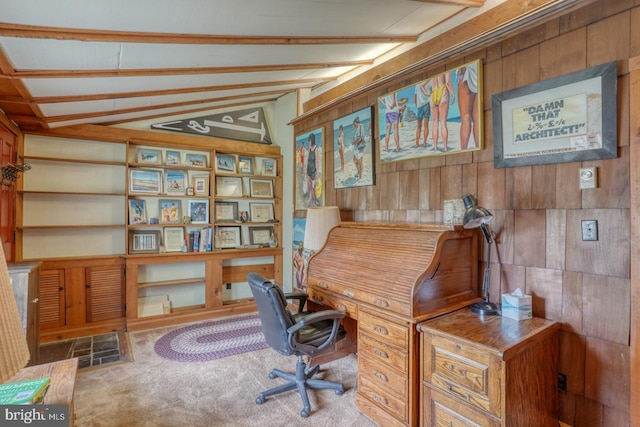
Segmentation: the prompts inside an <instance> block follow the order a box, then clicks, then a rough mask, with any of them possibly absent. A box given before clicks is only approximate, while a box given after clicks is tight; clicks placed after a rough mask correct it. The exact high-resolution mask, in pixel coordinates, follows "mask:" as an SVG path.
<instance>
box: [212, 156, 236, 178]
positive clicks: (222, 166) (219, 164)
mask: <svg viewBox="0 0 640 427" xmlns="http://www.w3.org/2000/svg"><path fill="white" fill-rule="evenodd" d="M236 163H237V156H236V155H235V154H222V153H216V165H215V171H216V172H218V173H236Z"/></svg>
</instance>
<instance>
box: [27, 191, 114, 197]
mask: <svg viewBox="0 0 640 427" xmlns="http://www.w3.org/2000/svg"><path fill="white" fill-rule="evenodd" d="M17 192H18V193H19V194H51V195H54V196H117V197H119V196H122V197H124V196H125V195H126V193H124V192H115V193H95V192H73V191H48V190H18V191H17Z"/></svg>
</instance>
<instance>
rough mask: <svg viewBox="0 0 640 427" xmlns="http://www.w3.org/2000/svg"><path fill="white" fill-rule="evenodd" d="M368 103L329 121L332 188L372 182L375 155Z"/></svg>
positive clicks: (357, 185)
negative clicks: (330, 125)
mask: <svg viewBox="0 0 640 427" xmlns="http://www.w3.org/2000/svg"><path fill="white" fill-rule="evenodd" d="M372 129H373V121H372V119H371V107H367V108H363V109H362V110H360V111H356V112H355V113H351V114H348V115H346V116H343V117H340V118H339V119H337V120H334V122H333V165H334V166H333V188H335V189H339V188H351V187H364V186H367V185H373V184H375V182H374V177H375V172H374V167H375V161H374V160H375V159H374V157H373V153H374V152H375V151H374V149H373V138H372V137H371V136H372V134H371V130H372Z"/></svg>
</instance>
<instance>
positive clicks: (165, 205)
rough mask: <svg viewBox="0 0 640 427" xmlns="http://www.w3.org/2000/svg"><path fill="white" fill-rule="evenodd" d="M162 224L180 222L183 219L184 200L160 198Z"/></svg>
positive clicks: (159, 209)
mask: <svg viewBox="0 0 640 427" xmlns="http://www.w3.org/2000/svg"><path fill="white" fill-rule="evenodd" d="M158 212H159V213H160V217H159V220H160V224H180V222H181V221H182V202H181V201H180V200H178V199H160V200H158Z"/></svg>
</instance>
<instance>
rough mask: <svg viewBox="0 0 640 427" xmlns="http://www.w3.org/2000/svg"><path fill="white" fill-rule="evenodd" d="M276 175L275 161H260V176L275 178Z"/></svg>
mask: <svg viewBox="0 0 640 427" xmlns="http://www.w3.org/2000/svg"><path fill="white" fill-rule="evenodd" d="M277 173H278V171H277V162H276V160H275V159H262V175H264V176H276V174H277Z"/></svg>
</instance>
